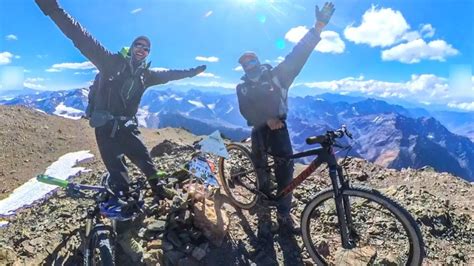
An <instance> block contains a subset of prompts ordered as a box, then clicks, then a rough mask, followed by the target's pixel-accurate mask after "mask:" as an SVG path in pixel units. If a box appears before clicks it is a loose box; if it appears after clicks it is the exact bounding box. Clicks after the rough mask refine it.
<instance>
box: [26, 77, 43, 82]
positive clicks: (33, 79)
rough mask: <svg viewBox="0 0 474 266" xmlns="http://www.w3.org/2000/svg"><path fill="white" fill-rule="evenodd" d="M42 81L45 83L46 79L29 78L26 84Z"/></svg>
mask: <svg viewBox="0 0 474 266" xmlns="http://www.w3.org/2000/svg"><path fill="white" fill-rule="evenodd" d="M41 81H44V78H40V77H38V78H27V79H26V80H25V82H41Z"/></svg>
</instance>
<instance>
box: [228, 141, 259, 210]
mask: <svg viewBox="0 0 474 266" xmlns="http://www.w3.org/2000/svg"><path fill="white" fill-rule="evenodd" d="M227 151H228V153H229V157H228V158H227V159H224V158H220V159H219V178H220V180H221V183H222V186H223V187H224V190H225V192H226V194H227V196H228V197H229V198H230V200H231V201H232V203H234V204H235V205H237V206H238V207H239V208H242V209H250V208H252V207H253V206H255V204H256V203H257V201H258V195H257V194H256V193H255V192H256V191H257V190H258V188H259V182H258V178H257V173H256V171H255V166H254V163H253V161H252V157H251V154H250V151H249V150H248V149H247V148H246V147H245V146H243V145H241V144H236V143H231V144H229V145H227Z"/></svg>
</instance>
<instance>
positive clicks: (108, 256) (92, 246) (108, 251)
mask: <svg viewBox="0 0 474 266" xmlns="http://www.w3.org/2000/svg"><path fill="white" fill-rule="evenodd" d="M110 236H111V232H110V231H109V230H100V231H96V232H94V234H93V235H92V237H91V239H90V242H89V251H90V255H89V256H88V260H87V264H85V265H88V266H95V265H103V266H114V265H115V249H114V247H115V245H114V242H113V240H112V239H111V237H110ZM84 262H86V261H84Z"/></svg>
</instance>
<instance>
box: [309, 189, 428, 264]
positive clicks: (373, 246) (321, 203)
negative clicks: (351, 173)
mask: <svg viewBox="0 0 474 266" xmlns="http://www.w3.org/2000/svg"><path fill="white" fill-rule="evenodd" d="M343 196H344V197H346V198H347V199H348V202H349V203H350V209H351V211H350V214H351V218H352V226H348V227H349V232H350V238H351V241H353V243H354V247H353V248H351V249H344V248H343V247H342V242H341V235H340V233H339V232H340V228H339V225H338V218H337V214H336V205H335V200H334V192H333V190H329V189H328V190H324V191H322V192H320V193H318V194H317V195H316V196H315V198H314V199H313V200H312V201H311V202H310V203H309V204H308V205H307V206H306V207H305V209H304V211H303V214H302V216H301V225H302V226H301V230H302V237H303V242H304V244H305V247H306V249H307V251H308V253H309V255H310V256H311V258H312V259H313V260H314V261H315V262H316V263H317V264H319V265H339V264H345V263H349V264H353V263H356V262H361V263H365V264H374V265H421V262H422V260H423V256H424V250H423V247H424V245H423V239H422V236H421V232H420V229H419V228H418V225H417V224H416V222H415V220H414V219H413V217H412V216H411V215H410V214H409V213H408V211H406V210H405V209H404V208H403V207H401V206H400V205H399V204H398V203H396V202H395V201H393V200H391V199H390V198H388V197H386V196H384V195H382V194H381V193H380V192H378V191H376V190H373V189H369V188H363V187H352V188H350V189H347V190H344V191H343Z"/></svg>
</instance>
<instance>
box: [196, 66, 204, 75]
mask: <svg viewBox="0 0 474 266" xmlns="http://www.w3.org/2000/svg"><path fill="white" fill-rule="evenodd" d="M193 70H194V75H195V76H196V75H199V74H200V73H202V72H204V71H205V70H206V65H200V66H198V67H195V68H194V69H193Z"/></svg>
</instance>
